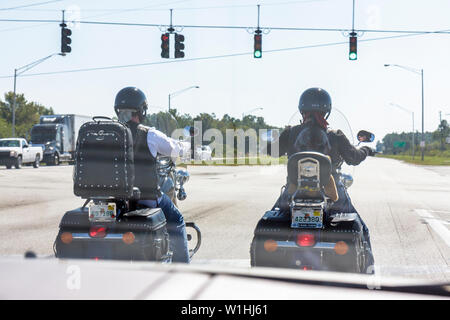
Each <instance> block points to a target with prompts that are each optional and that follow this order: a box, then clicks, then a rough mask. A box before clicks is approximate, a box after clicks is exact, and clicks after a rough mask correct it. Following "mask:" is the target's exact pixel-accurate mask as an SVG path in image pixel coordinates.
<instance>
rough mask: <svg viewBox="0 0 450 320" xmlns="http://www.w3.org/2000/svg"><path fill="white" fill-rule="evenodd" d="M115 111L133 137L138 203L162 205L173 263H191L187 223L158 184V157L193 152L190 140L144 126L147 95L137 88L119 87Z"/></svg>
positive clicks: (149, 205)
mask: <svg viewBox="0 0 450 320" xmlns="http://www.w3.org/2000/svg"><path fill="white" fill-rule="evenodd" d="M114 110H115V112H116V114H117V117H118V119H119V121H120V122H122V123H125V124H126V125H127V126H128V127H129V128H130V129H131V133H132V136H133V142H134V146H133V149H134V150H133V151H134V166H135V184H136V185H137V186H138V187H139V189H140V191H141V200H139V201H138V204H139V205H142V206H144V207H150V208H155V207H159V208H161V210H162V211H163V212H164V215H165V217H166V220H167V230H168V231H169V235H170V247H171V249H172V250H173V257H172V261H173V262H181V263H189V262H190V257H189V249H188V243H187V234H186V224H185V222H184V219H183V215H182V214H181V212H180V211H179V210H178V208H177V207H176V206H175V205H174V204H173V202H172V201H171V200H170V198H169V197H168V196H167V195H165V194H163V193H161V192H160V189H159V185H158V176H157V169H156V156H157V154H163V155H166V156H172V157H178V156H182V155H185V154H190V152H191V148H190V143H186V142H181V141H177V140H174V139H172V138H170V137H167V136H166V135H165V134H164V133H162V132H160V131H158V130H156V129H155V128H150V127H146V126H143V125H141V124H140V123H141V122H142V121H143V119H144V117H145V115H146V113H147V98H146V96H145V94H144V93H143V92H142V91H141V90H140V89H138V88H135V87H126V88H123V89H122V90H120V91H119V92H118V93H117V95H116V99H115V102H114Z"/></svg>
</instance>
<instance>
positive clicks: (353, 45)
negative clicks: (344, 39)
mask: <svg viewBox="0 0 450 320" xmlns="http://www.w3.org/2000/svg"><path fill="white" fill-rule="evenodd" d="M349 44H350V50H349V53H348V59H349V60H356V59H357V58H358V54H357V47H358V45H357V44H358V38H357V37H356V33H354V32H352V33H351V36H350V43H349Z"/></svg>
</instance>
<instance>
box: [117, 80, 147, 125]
mask: <svg viewBox="0 0 450 320" xmlns="http://www.w3.org/2000/svg"><path fill="white" fill-rule="evenodd" d="M147 108H148V104H147V98H146V97H145V94H144V92H142V91H141V90H140V89H138V88H136V87H126V88H123V89H122V90H120V91H119V92H118V93H117V95H116V100H115V102H114V111H115V112H116V115H117V117H118V118H119V121H121V122H123V123H127V122H128V121H130V120H131V118H132V117H133V116H135V115H136V114H137V115H138V116H139V120H140V121H141V122H142V121H143V120H144V118H145V116H146V115H147Z"/></svg>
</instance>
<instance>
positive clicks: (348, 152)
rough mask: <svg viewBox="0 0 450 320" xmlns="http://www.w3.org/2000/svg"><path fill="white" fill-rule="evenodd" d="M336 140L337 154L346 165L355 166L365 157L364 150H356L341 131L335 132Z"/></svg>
mask: <svg viewBox="0 0 450 320" xmlns="http://www.w3.org/2000/svg"><path fill="white" fill-rule="evenodd" d="M336 137H337V139H338V147H339V154H340V155H341V156H342V158H343V159H344V161H345V163H347V164H348V165H353V166H356V165H358V164H360V163H361V162H362V161H363V160H364V159H366V157H367V152H366V151H365V150H364V149H358V148H355V146H353V145H352V144H351V143H350V141H349V140H348V139H347V137H346V136H345V134H344V133H343V132H342V131H341V130H336Z"/></svg>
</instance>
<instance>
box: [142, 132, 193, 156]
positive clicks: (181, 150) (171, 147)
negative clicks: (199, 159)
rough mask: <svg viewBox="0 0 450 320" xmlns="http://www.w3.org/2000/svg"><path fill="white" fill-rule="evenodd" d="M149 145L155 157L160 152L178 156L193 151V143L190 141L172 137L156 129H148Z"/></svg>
mask: <svg viewBox="0 0 450 320" xmlns="http://www.w3.org/2000/svg"><path fill="white" fill-rule="evenodd" d="M147 145H148V148H149V150H150V152H151V153H152V155H153V156H154V157H156V155H157V154H158V153H159V154H162V155H165V156H170V157H172V158H177V157H183V156H186V155H189V154H190V152H191V144H190V143H189V142H187V141H178V140H175V139H172V138H170V137H168V136H166V135H165V134H164V133H162V132H161V131H159V130H156V129H150V130H149V131H148V134H147Z"/></svg>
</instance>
